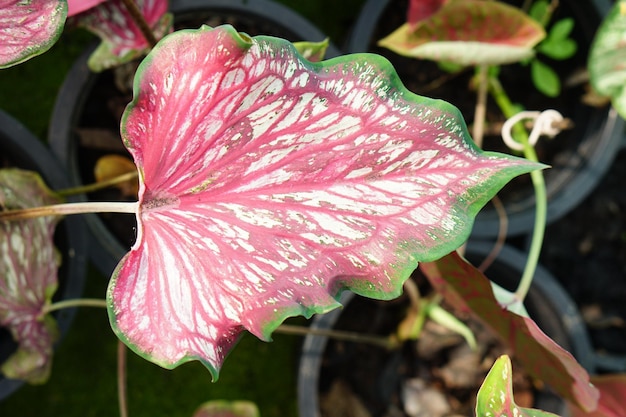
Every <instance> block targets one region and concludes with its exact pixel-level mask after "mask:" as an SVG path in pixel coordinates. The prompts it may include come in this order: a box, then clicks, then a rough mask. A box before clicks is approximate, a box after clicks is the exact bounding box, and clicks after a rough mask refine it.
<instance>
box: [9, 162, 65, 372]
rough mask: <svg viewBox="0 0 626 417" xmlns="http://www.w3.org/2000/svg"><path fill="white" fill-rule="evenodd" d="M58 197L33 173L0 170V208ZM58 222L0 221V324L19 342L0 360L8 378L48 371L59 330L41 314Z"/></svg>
mask: <svg viewBox="0 0 626 417" xmlns="http://www.w3.org/2000/svg"><path fill="white" fill-rule="evenodd" d="M58 202H59V199H58V198H56V197H55V196H54V195H52V194H51V192H50V190H48V189H47V187H45V185H44V184H43V181H42V180H41V178H40V177H39V176H38V175H37V174H35V173H32V172H28V171H22V170H19V169H3V170H0V207H6V208H16V209H17V208H27V207H37V206H41V205H46V204H54V203H58ZM57 222H58V218H55V217H42V218H37V219H29V220H23V221H12V222H0V255H1V256H0V326H2V327H5V328H7V329H8V330H9V331H10V332H11V334H12V336H13V339H14V340H15V341H16V342H17V343H18V350H17V352H15V353H14V354H13V355H12V356H11V357H9V358H8V359H7V361H6V362H5V363H4V364H2V372H3V373H4V374H5V375H6V376H7V377H9V378H13V379H23V380H26V381H29V382H31V383H42V382H45V380H46V379H47V378H48V375H49V373H50V367H51V362H52V351H53V344H54V342H55V341H56V339H57V337H58V331H57V328H56V323H55V322H54V319H52V317H50V316H46V317H44V318H43V319H42V318H41V317H40V316H41V311H42V309H43V308H44V306H45V305H46V304H47V303H49V302H50V301H51V299H52V296H53V294H54V292H55V291H56V288H57V268H58V256H57V253H56V251H55V248H54V241H53V237H54V228H55V225H56V224H57Z"/></svg>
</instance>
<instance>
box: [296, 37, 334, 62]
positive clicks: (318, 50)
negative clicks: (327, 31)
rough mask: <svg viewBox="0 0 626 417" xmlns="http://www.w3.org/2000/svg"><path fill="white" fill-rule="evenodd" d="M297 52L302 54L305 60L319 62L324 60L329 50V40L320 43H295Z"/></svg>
mask: <svg viewBox="0 0 626 417" xmlns="http://www.w3.org/2000/svg"><path fill="white" fill-rule="evenodd" d="M293 46H295V48H296V50H297V51H298V52H300V55H302V56H303V57H304V58H306V59H308V60H309V61H311V62H319V61H321V60H323V59H324V56H325V55H326V50H327V49H328V38H326V39H324V40H323V41H320V42H306V41H302V42H294V43H293Z"/></svg>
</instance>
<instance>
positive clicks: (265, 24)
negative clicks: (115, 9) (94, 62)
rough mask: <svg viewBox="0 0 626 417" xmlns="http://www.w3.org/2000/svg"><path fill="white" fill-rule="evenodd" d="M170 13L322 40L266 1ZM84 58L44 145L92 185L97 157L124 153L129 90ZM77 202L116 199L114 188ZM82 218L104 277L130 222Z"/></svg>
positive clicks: (188, 6)
mask: <svg viewBox="0 0 626 417" xmlns="http://www.w3.org/2000/svg"><path fill="white" fill-rule="evenodd" d="M171 11H172V12H173V14H174V19H175V26H176V27H177V28H197V27H199V26H200V25H202V24H208V25H210V26H217V25H220V24H223V23H229V24H232V25H233V26H234V27H235V28H236V29H237V30H240V31H242V32H246V33H247V34H249V35H251V36H255V35H259V34H264V35H272V36H279V37H282V38H285V39H288V40H290V41H301V40H306V41H321V40H323V39H325V38H326V36H325V35H324V34H323V33H322V32H320V31H319V30H318V29H317V28H316V27H315V26H313V24H311V23H310V22H309V21H307V20H306V19H305V18H303V17H302V16H300V15H298V14H297V13H295V12H294V11H292V10H291V9H289V8H287V7H285V6H283V5H281V4H279V3H277V2H273V1H268V0H174V1H172V2H171ZM90 54H91V50H87V51H85V53H84V54H83V55H82V56H81V57H80V58H79V59H78V60H77V62H76V63H75V64H74V65H73V67H72V69H71V70H70V72H69V74H68V75H67V77H66V79H65V81H64V83H63V86H62V87H61V90H60V92H59V94H58V96H57V99H56V102H55V106H54V111H53V115H52V120H51V123H50V130H49V142H50V145H51V147H52V149H53V151H54V153H55V154H56V155H57V156H58V158H59V159H60V160H61V162H62V163H63V164H64V165H65V166H66V167H67V169H68V171H69V174H70V176H71V182H72V184H73V185H81V184H89V183H92V182H93V181H94V175H93V167H94V166H95V163H96V161H97V159H98V158H99V157H100V156H103V155H105V154H110V153H115V154H120V155H128V153H127V152H126V150H125V149H124V147H123V146H122V141H121V138H120V137H119V120H120V116H121V112H122V111H123V109H124V106H125V105H126V104H127V103H128V102H129V101H130V100H131V99H132V91H130V89H129V91H125V92H120V93H117V92H116V91H117V90H116V79H115V77H114V75H113V71H105V72H103V73H101V74H93V73H91V72H90V70H89V69H88V68H87V59H88V57H89V55H90ZM337 55H339V50H338V49H337V48H336V47H335V46H334V45H332V44H331V45H329V48H328V50H327V54H326V57H328V58H330V57H334V56H337ZM130 69H132V66H130ZM119 73H120V72H118V73H117V74H118V75H119ZM127 84H128V82H127ZM94 143H95V145H94ZM82 198H83V199H87V198H89V199H90V200H103V201H115V200H120V196H119V195H117V194H116V190H115V189H111V190H106V191H103V192H100V193H95V194H90V195H89V197H86V196H83V197H82ZM134 199H135V200H136V196H135V198H134ZM85 218H86V221H87V223H88V225H89V229H90V231H91V234H92V242H93V244H92V245H90V255H91V258H92V260H93V262H94V264H95V265H96V266H97V268H98V269H99V270H100V271H101V272H102V273H103V274H104V275H107V276H108V275H110V274H111V272H112V271H113V269H114V268H115V266H116V265H117V263H118V261H119V260H120V259H121V258H122V256H123V255H124V254H125V253H126V252H128V250H129V248H130V247H131V246H132V244H133V242H134V239H135V235H134V233H135V227H136V223H135V218H134V216H132V215H124V214H105V215H95V214H94V215H87V216H85Z"/></svg>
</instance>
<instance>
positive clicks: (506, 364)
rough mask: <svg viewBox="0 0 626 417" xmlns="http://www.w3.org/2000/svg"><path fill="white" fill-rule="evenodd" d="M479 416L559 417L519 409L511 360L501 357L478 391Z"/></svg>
mask: <svg viewBox="0 0 626 417" xmlns="http://www.w3.org/2000/svg"><path fill="white" fill-rule="evenodd" d="M476 415H477V416H485V417H486V416H498V417H558V416H557V415H556V414H552V413H548V412H546V411H542V410H535V409H531V408H523V407H519V406H518V405H517V404H515V401H514V399H513V367H512V366H511V359H510V358H509V357H508V356H506V355H503V356H500V357H499V358H498V360H496V362H495V363H494V364H493V366H492V367H491V370H490V371H489V373H488V374H487V376H486V377H485V380H484V381H483V384H482V385H481V387H480V390H478V396H477V397H476Z"/></svg>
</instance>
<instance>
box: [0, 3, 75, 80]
mask: <svg viewBox="0 0 626 417" xmlns="http://www.w3.org/2000/svg"><path fill="white" fill-rule="evenodd" d="M66 16H67V3H66V2H65V0H29V1H23V0H0V68H8V67H10V66H13V65H16V64H19V63H21V62H24V61H26V60H28V59H30V58H32V57H34V56H37V55H39V54H42V53H43V52H45V51H47V50H48V49H50V47H51V46H52V45H54V43H55V42H56V41H57V39H58V38H59V36H60V35H61V32H62V31H63V25H64V24H65V17H66Z"/></svg>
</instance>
